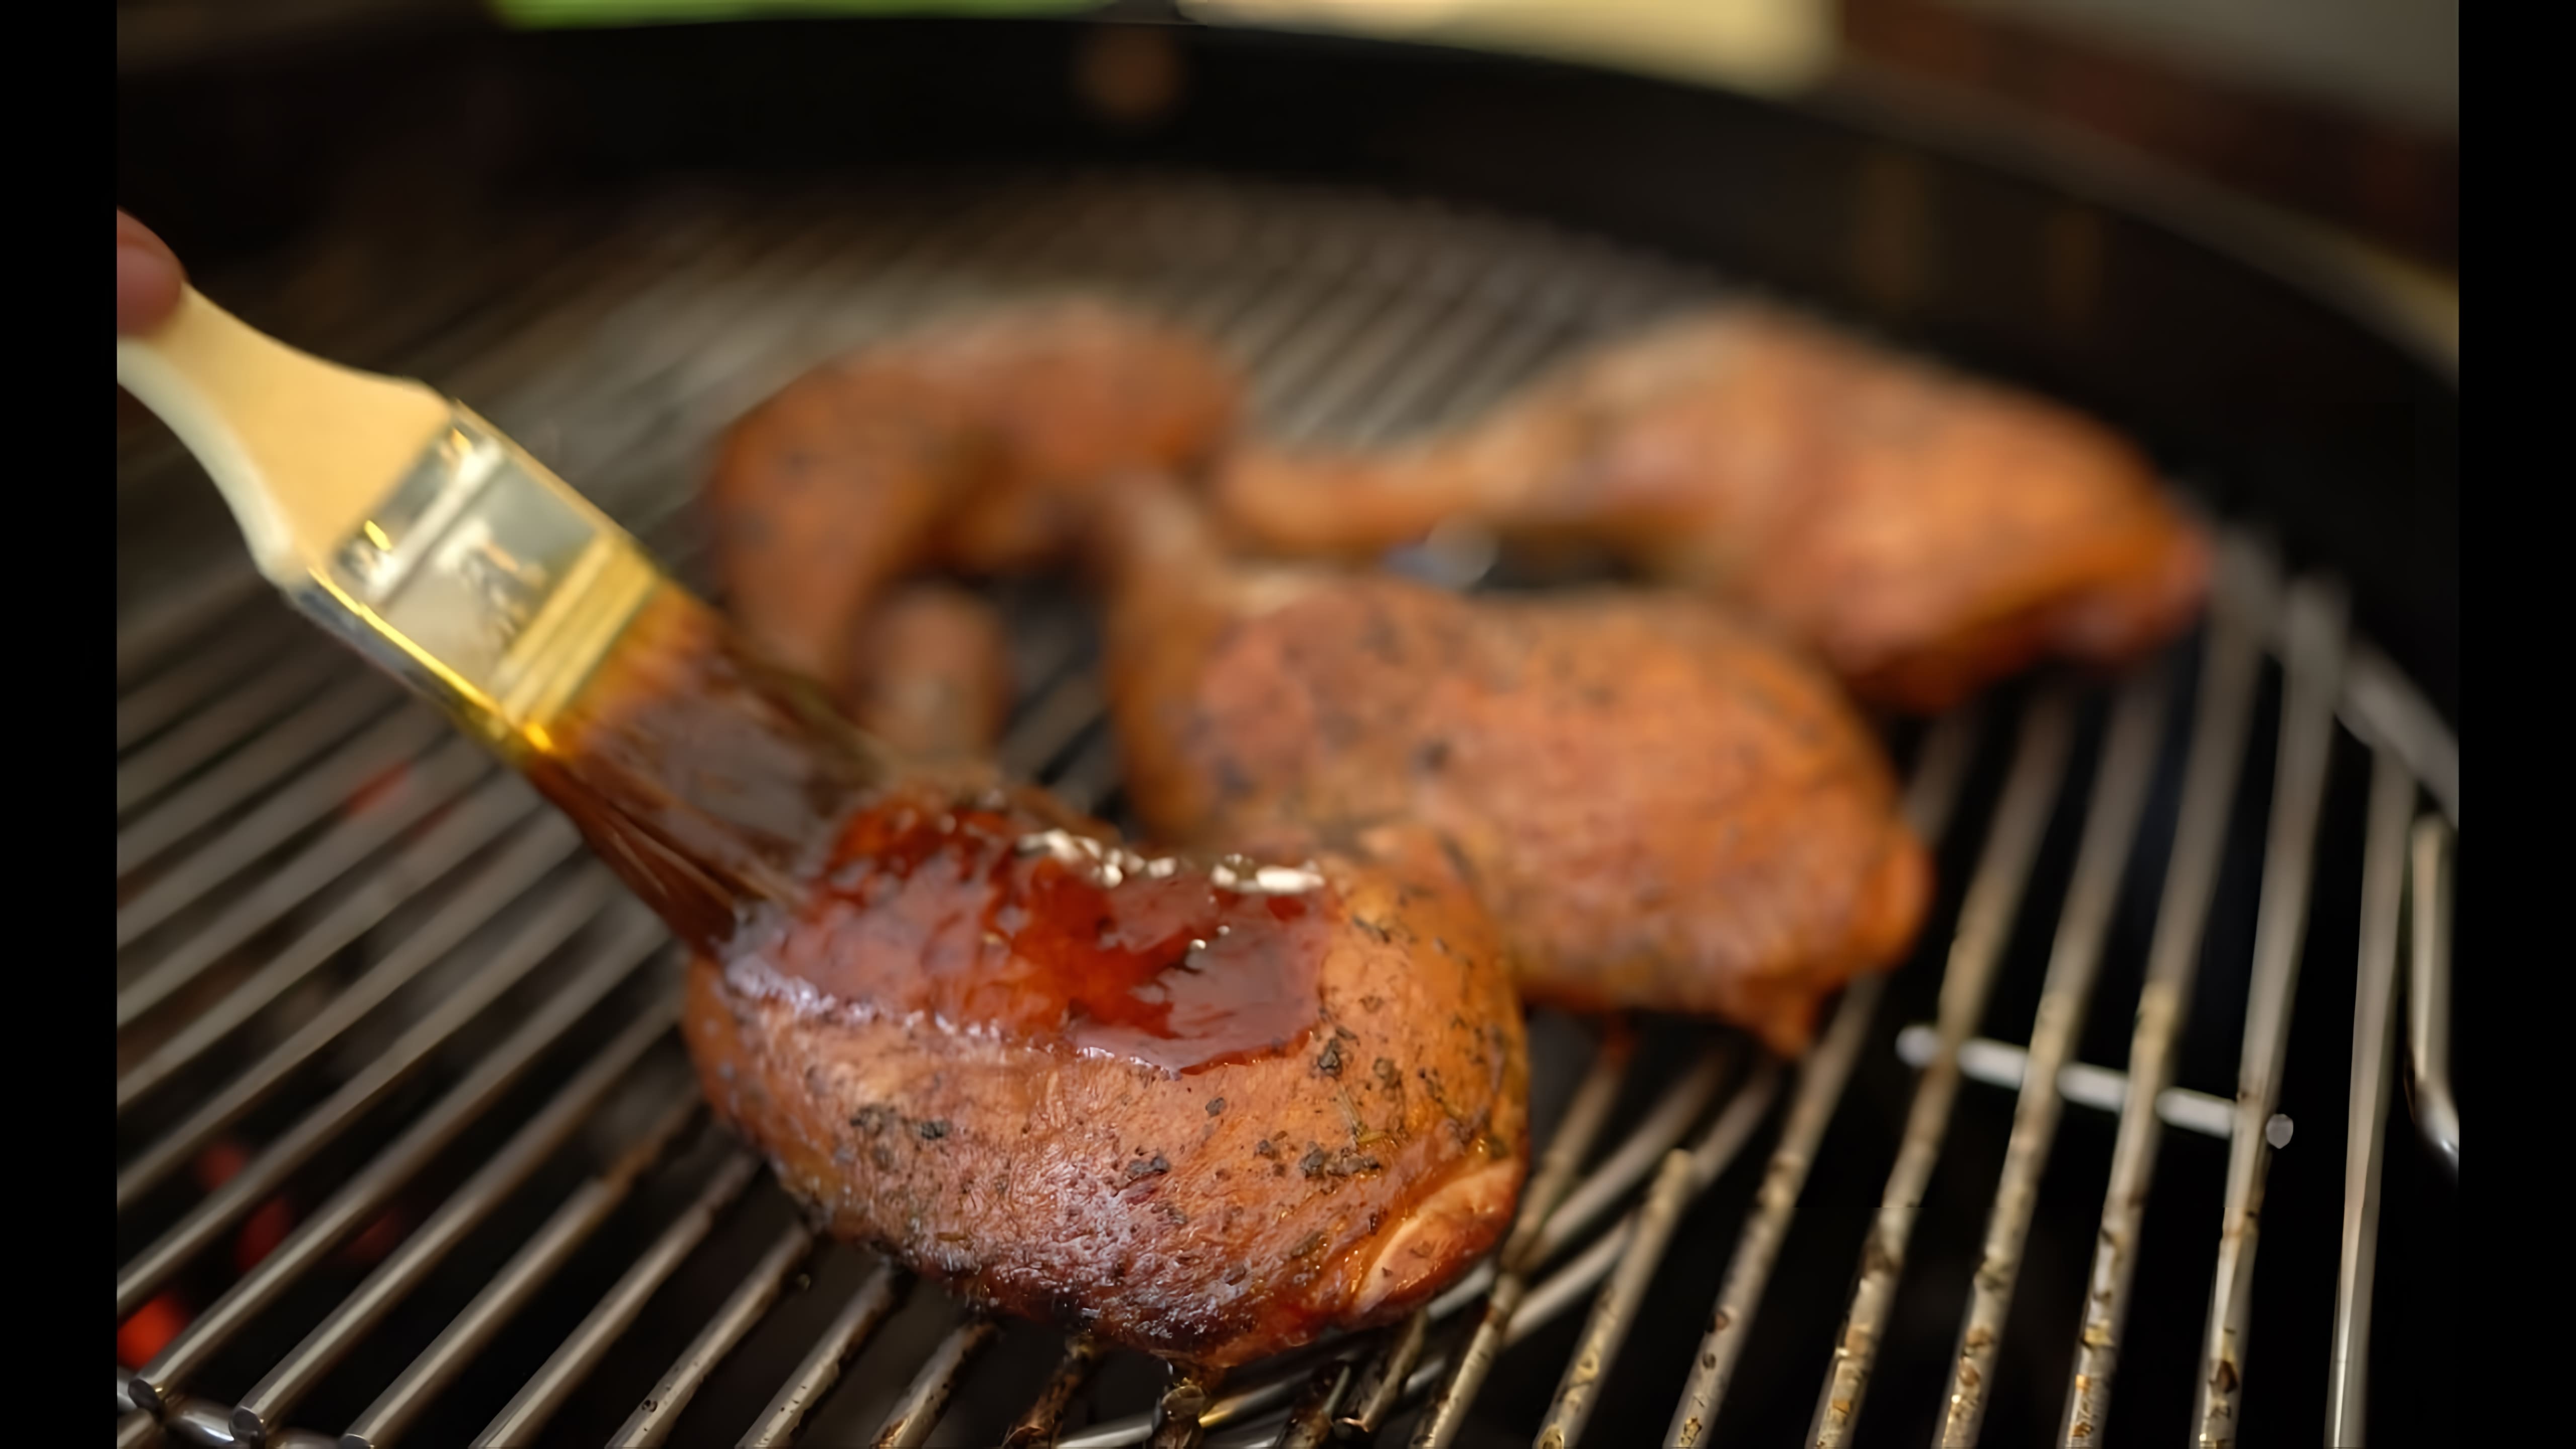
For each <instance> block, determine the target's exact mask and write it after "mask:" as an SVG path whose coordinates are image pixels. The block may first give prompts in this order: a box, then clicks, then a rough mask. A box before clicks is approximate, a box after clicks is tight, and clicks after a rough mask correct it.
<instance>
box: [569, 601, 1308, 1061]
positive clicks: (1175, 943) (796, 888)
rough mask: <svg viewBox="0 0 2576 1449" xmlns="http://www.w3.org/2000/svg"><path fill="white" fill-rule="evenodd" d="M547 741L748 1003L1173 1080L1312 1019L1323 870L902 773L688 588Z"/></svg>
mask: <svg viewBox="0 0 2576 1449" xmlns="http://www.w3.org/2000/svg"><path fill="white" fill-rule="evenodd" d="M549 743H550V745H551V746H552V747H551V748H550V749H548V750H547V751H546V752H545V753H544V754H543V755H541V756H540V757H539V758H538V760H537V761H536V762H535V763H534V765H533V766H532V767H531V769H530V771H529V773H530V775H531V777H532V778H533V779H534V780H535V782H536V784H537V787H538V788H539V790H540V791H542V792H543V793H544V794H545V795H546V797H547V798H548V799H549V800H551V801H553V802H554V804H555V805H556V806H557V807H558V808H560V809H562V810H563V811H564V812H565V813H566V814H567V815H569V816H570V817H571V818H572V819H573V821H574V822H575V824H576V825H578V826H579V827H580V829H581V831H582V833H583V835H584V836H585V837H586V838H587V839H588V840H589V841H590V843H591V845H592V847H593V848H594V849H595V850H596V851H597V852H598V853H599V855H600V856H601V858H602V859H604V860H605V861H606V862H607V863H608V864H609V866H610V867H611V868H612V869H614V870H615V871H616V872H617V873H618V875H619V876H620V877H621V878H622V879H623V880H624V881H625V882H626V884H627V885H628V886H629V887H630V888H631V889H633V890H634V891H635V892H636V893H637V894H638V895H640V896H641V897H643V899H644V900H645V902H646V903H647V904H648V905H650V906H651V907H652V908H653V909H654V911H655V912H656V913H657V914H659V915H660V916H661V917H662V918H663V919H664V921H666V922H667V923H668V924H669V925H670V926H671V928H672V930H673V931H674V932H676V933H677V934H678V935H679V937H680V938H681V940H682V941H683V942H684V943H685V944H686V945H688V946H689V947H690V948H691V949H692V950H695V951H697V952H699V953H700V954H703V955H706V956H709V957H713V958H716V959H719V960H723V961H726V962H728V963H729V964H730V965H731V966H732V967H733V968H734V974H735V980H736V981H737V983H738V984H739V985H741V986H743V987H745V988H748V989H751V990H754V991H757V992H761V993H763V994H770V993H784V994H786V995H788V996H790V997H792V998H794V999H796V1000H797V1001H798V1002H799V1003H800V1004H801V1005H803V1006H805V1007H807V1008H809V1009H813V1010H819V1011H828V1012H835V1013H839V1014H843V1015H845V1016H858V1017H866V1018H892V1019H896V1020H905V1021H920V1022H924V1023H928V1024H933V1025H935V1026H936V1027H938V1028H940V1029H945V1030H950V1031H962V1032H969V1033H978V1034H990V1035H996V1036H1000V1037H1003V1038H1005V1039H1009V1040H1015V1041H1021V1042H1026V1043H1029V1044H1032V1045H1043V1046H1052V1047H1062V1048H1066V1049H1070V1050H1073V1051H1076V1052H1082V1053H1100V1054H1108V1055H1114V1056H1121V1057H1126V1058H1129V1059H1132V1060H1136V1061H1141V1062H1145V1063H1147V1064H1150V1065H1152V1066H1155V1067H1159V1068H1161V1069H1162V1070H1164V1071H1166V1072H1171V1073H1185V1072H1189V1071H1194V1070H1197V1069H1200V1068H1204V1067H1207V1066H1212V1065H1216V1064H1219V1063H1225V1062H1234V1061H1243V1060H1249V1059H1251V1058H1254V1057H1257V1056H1261V1055H1265V1054H1269V1053H1273V1052H1281V1051H1287V1050H1291V1049H1293V1048H1295V1047H1297V1046H1298V1045H1300V1044H1301V1043H1302V1042H1303V1041H1304V1040H1305V1039H1306V1037H1307V1036H1308V1035H1309V1034H1310V1033H1311V1032H1312V1030H1313V1026H1314V1022H1315V1018H1316V975H1317V965H1318V962H1319V961H1320V960H1321V958H1322V956H1323V953H1324V951H1325V949H1326V946H1327V945H1328V943H1329V935H1330V929H1329V926H1328V924H1327V922H1328V921H1329V920H1330V919H1331V917H1332V916H1333V913H1334V907H1335V903H1334V901H1333V898H1332V893H1331V891H1330V888H1329V887H1327V886H1325V885H1324V884H1323V882H1322V881H1321V879H1320V878H1318V877H1314V876H1310V875H1306V874H1304V873H1302V872H1298V871H1283V870H1281V869H1280V868H1277V867H1272V868H1269V869H1267V870H1264V869H1262V868H1260V867H1257V866H1254V865H1252V864H1250V863H1249V862H1218V863H1215V864H1212V865H1210V864H1199V863H1185V862H1183V861H1181V860H1177V859H1169V858H1165V859H1154V860H1148V859H1146V858H1144V857H1141V856H1138V855H1136V854H1134V853H1132V852H1129V851H1126V850H1123V849H1121V848H1119V847H1118V846H1116V845H1115V844H1113V843H1111V842H1110V841H1109V840H1107V839H1105V838H1104V836H1103V832H1102V827H1099V826H1097V825H1095V824H1092V823H1090V822H1086V821H1083V820H1080V819H1078V818H1075V817H1072V816H1071V815H1070V814H1069V813H1068V812H1066V811H1064V810H1063V809H1062V808H1061V807H1058V806H1056V805H1054V804H1053V802H1051V801H1049V800H1048V799H1046V798H1045V797H1044V796H1042V795H1040V794H1039V793H1037V792H1035V791H1029V790H1016V789H1008V788H1004V787H1002V786H1001V785H999V784H998V783H997V782H996V781H994V780H993V779H992V778H991V777H989V776H988V775H985V774H983V773H982V772H980V771H976V770H967V769H960V768H954V767H943V768H940V769H938V770H935V771H934V770H931V769H928V768H924V767H915V766H912V765H909V764H908V763H906V762H901V761H898V760H897V759H896V758H895V757H894V756H893V755H892V754H890V753H889V752H888V751H887V750H885V749H884V748H883V747H881V746H879V745H877V744H876V743H875V742H873V741H871V740H869V739H868V738H866V737H865V736H863V735H861V734H859V733H858V732H857V731H856V730H854V729H852V728H851V727H849V726H848V725H846V724H843V723H841V722H840V721H839V719H838V718H837V716H835V715H834V714H833V713H832V711H831V709H830V708H829V706H827V705H825V704H824V703H822V701H821V699H820V697H819V696H818V695H816V694H815V693H813V692H812V691H811V690H810V689H809V687H807V686H806V685H804V684H803V683H802V682H801V681H799V680H796V679H794V678H793V677H791V676H788V675H785V674H783V673H781V672H778V671H775V670H772V669H770V668H768V667H766V666H764V665H762V664H760V663H759V662H758V661H756V660H754V659H753V658H751V657H750V656H749V655H747V654H746V653H745V652H744V651H743V650H742V649H741V648H740V646H739V645H738V643H737V642H736V641H735V640H734V638H733V636H732V634H731V632H730V630H729V629H728V628H727V627H726V626H725V624H724V623H723V622H722V620H720V619H719V618H718V617H717V616H716V615H715V614H714V612H713V611H712V610H710V609H709V608H708V607H707V606H706V605H704V604H702V603H700V602H699V601H697V600H695V599H693V598H690V597H689V596H688V595H687V594H685V593H683V592H681V591H679V590H677V589H667V588H666V589H664V590H662V591H661V592H660V593H658V594H657V595H656V596H655V597H654V598H653V599H652V600H650V601H649V602H648V603H647V604H646V605H645V606H644V608H643V609H642V610H641V611H640V612H639V614H638V616H637V618H636V619H635V621H634V622H633V623H632V624H631V625H629V627H628V629H627V632H626V635H625V637H624V639H623V640H622V642H621V644H620V646H619V648H618V649H617V650H616V652H615V653H614V655H613V656H612V657H611V659H610V660H609V661H608V662H607V663H606V664H605V665H604V666H603V667H602V669H601V671H600V672H599V673H598V674H597V675H596V676H594V677H593V678H592V680H591V681H590V682H589V683H588V684H587V685H586V686H585V687H584V689H583V690H582V692H581V694H580V696H579V697H578V698H577V699H576V700H575V702H574V704H573V706H572V708H571V709H569V710H568V711H566V713H565V714H564V715H563V716H561V717H560V718H559V719H558V721H557V722H556V724H555V727H554V729H553V730H552V731H551V732H550V736H549ZM863 946H864V947H866V948H868V949H861V948H862V947H863Z"/></svg>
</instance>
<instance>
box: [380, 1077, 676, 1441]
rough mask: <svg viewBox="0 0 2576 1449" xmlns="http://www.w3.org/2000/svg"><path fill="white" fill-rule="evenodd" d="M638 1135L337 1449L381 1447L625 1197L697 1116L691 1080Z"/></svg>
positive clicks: (534, 1237) (549, 1220) (567, 1203)
mask: <svg viewBox="0 0 2576 1449" xmlns="http://www.w3.org/2000/svg"><path fill="white" fill-rule="evenodd" d="M671 1097H672V1100H671V1102H670V1105H669V1106H667V1107H665V1108H664V1109H663V1110H662V1112H661V1114H660V1116H659V1117H658V1118H657V1119H655V1120H654V1122H653V1124H652V1125H651V1126H650V1127H648V1128H647V1129H646V1130H645V1132H644V1134H643V1135H642V1136H641V1137H639V1138H637V1139H636V1140H635V1142H634V1143H633V1144H632V1145H631V1146H629V1147H628V1148H627V1149H626V1150H625V1151H624V1152H623V1153H620V1154H619V1155H618V1158H617V1160H616V1161H615V1162H613V1163H611V1164H609V1166H608V1167H607V1168H606V1169H605V1170H603V1171H601V1172H600V1173H598V1174H596V1175H594V1176H593V1177H591V1178H590V1179H589V1180H588V1181H586V1182H584V1183H583V1184H582V1185H581V1186H580V1187H579V1188H577V1189H575V1190H574V1192H573V1194H572V1196H570V1197H568V1198H566V1199H564V1201H563V1204H562V1205H561V1206H559V1207H557V1208H556V1209H555V1211H554V1214H553V1215H552V1216H551V1217H549V1218H547V1219H546V1221H545V1225H544V1226H542V1227H540V1228H538V1229H537V1230H536V1232H535V1233H533V1234H531V1235H530V1236H529V1238H528V1241H527V1243H526V1244H525V1245H524V1246H522V1247H521V1248H520V1249H519V1251H518V1252H516V1253H514V1254H512V1255H511V1257H510V1260H509V1261H508V1262H507V1263H504V1264H502V1265H501V1269H500V1271H499V1272H497V1273H495V1274H493V1275H492V1281H491V1282H490V1283H488V1284H486V1285H484V1288H483V1291H482V1292H480V1293H477V1294H475V1295H474V1301H473V1302H471V1303H468V1304H466V1305H465V1307H464V1309H463V1310H462V1311H460V1312H459V1313H458V1314H457V1315H456V1317H455V1318H454V1319H453V1320H452V1321H450V1322H449V1324H448V1325H447V1327H446V1328H444V1329H442V1330H440V1332H439V1335H438V1337H437V1338H436V1339H435V1340H433V1341H432V1342H431V1343H430V1345H429V1347H427V1348H425V1349H422V1350H421V1351H420V1354H419V1356H418V1357H416V1358H414V1359H413V1360H412V1361H411V1363H410V1364H409V1365H408V1366H407V1367H405V1368H404V1370H403V1371H402V1374H401V1376H400V1377H398V1378H396V1379H395V1380H394V1381H393V1382H392V1383H391V1384H389V1385H387V1386H386V1388H385V1390H384V1392H383V1393H380V1394H378V1395H377V1396H376V1400H375V1402H374V1403H372V1404H369V1405H368V1406H367V1407H366V1409H365V1410H364V1411H363V1412H362V1413H360V1414H359V1415H358V1417H357V1419H356V1420H355V1421H354V1422H352V1423H351V1424H350V1425H349V1427H348V1429H347V1430H346V1431H345V1432H343V1433H342V1434H341V1435H340V1449H389V1446H390V1445H392V1444H393V1442H394V1441H395V1440H396V1439H397V1438H399V1437H400V1436H401V1434H402V1433H403V1431H404V1430H405V1429H407V1428H409V1427H410V1425H411V1421H412V1420H413V1419H414V1418H415V1417H417V1416H418V1414H419V1413H420V1411H421V1410H422V1409H425V1408H427V1407H428V1406H429V1403H430V1401H431V1400H432V1399H434V1398H436V1397H437V1396H438V1394H439V1393H440V1392H441V1391H442V1390H444V1389H445V1388H446V1387H447V1385H448V1384H449V1382H450V1381H452V1380H453V1379H454V1378H455V1377H456V1375H457V1374H458V1373H459V1372H461V1371H463V1370H464V1368H465V1367H466V1365H468V1364H470V1363H472V1362H473V1360H474V1359H475V1357H476V1356H477V1355H479V1354H480V1353H482V1351H483V1350H484V1348H485V1347H487V1346H488V1345H489V1344H490V1343H491V1341H492V1336H493V1335H494V1334H496V1333H498V1332H500V1330H501V1328H502V1327H503V1326H504V1325H505V1324H507V1323H508V1322H509V1321H510V1319H511V1318H512V1317H514V1316H516V1315H517V1313H518V1312H519V1310H520V1309H522V1308H524V1307H526V1306H527V1304H528V1301H529V1300H530V1299H531V1298H533V1297H534V1296H535V1295H536V1293H537V1291H538V1290H539V1289H541V1288H543V1287H544V1286H545V1285H546V1282H547V1280H548V1279H550V1278H552V1277H553V1276H554V1274H555V1273H556V1272H557V1271H558V1270H560V1269H561V1268H562V1267H563V1265H564V1264H565V1263H566V1262H568V1261H569V1260H570V1259H571V1258H572V1255H573V1254H574V1253H576V1252H578V1251H580V1249H581V1246H582V1245H583V1244H584V1243H585V1242H587V1241H589V1239H590V1236H591V1234H593V1233H595V1232H597V1231H598V1230H599V1228H600V1225H601V1224H603V1223H605V1222H606V1221H607V1220H608V1216H609V1214H610V1213H612V1212H615V1211H616V1210H617V1207H618V1205H619V1204H621V1203H623V1202H625V1201H626V1199H627V1196H628V1195H629V1194H631V1193H632V1192H633V1191H634V1190H635V1187H636V1184H637V1183H638V1182H640V1181H641V1180H642V1179H643V1177H644V1174H645V1173H647V1172H650V1171H651V1170H652V1169H653V1168H654V1167H655V1166H657V1165H659V1164H660V1163H661V1162H662V1161H663V1160H664V1159H665V1158H667V1157H668V1156H669V1155H670V1153H671V1151H672V1149H673V1148H674V1147H675V1146H676V1145H677V1144H678V1143H679V1142H680V1141H682V1140H683V1138H684V1136H685V1134H686V1133H687V1131H688V1129H689V1127H690V1126H691V1125H692V1124H693V1123H696V1122H698V1121H701V1120H702V1119H703V1117H704V1113H705V1108H704V1106H703V1104H702V1103H701V1102H700V1101H699V1100H698V1095H697V1089H696V1086H695V1084H693V1083H690V1084H683V1085H682V1086H681V1087H680V1088H679V1089H678V1090H677V1091H676V1092H674V1093H672V1094H671Z"/></svg>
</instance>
